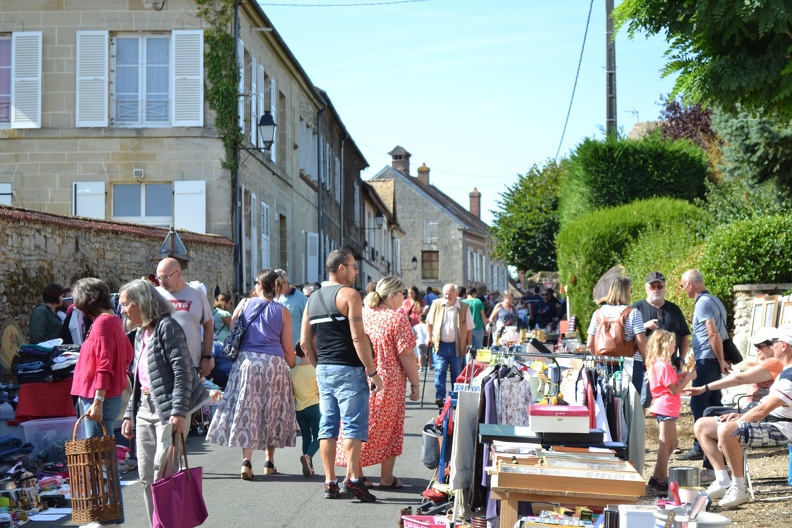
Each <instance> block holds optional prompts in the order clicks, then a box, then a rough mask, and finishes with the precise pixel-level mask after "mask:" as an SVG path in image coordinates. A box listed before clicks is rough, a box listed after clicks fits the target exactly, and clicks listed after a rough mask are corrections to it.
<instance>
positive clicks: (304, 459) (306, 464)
mask: <svg viewBox="0 0 792 528" xmlns="http://www.w3.org/2000/svg"><path fill="white" fill-rule="evenodd" d="M300 464H302V472H303V477H306V478H308V477H310V476H312V475H313V471H312V470H311V457H309V456H308V455H302V456H300Z"/></svg>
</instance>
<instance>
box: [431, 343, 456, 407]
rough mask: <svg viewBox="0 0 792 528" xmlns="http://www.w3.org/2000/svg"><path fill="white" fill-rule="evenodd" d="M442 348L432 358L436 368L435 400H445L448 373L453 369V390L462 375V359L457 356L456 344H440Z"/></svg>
mask: <svg viewBox="0 0 792 528" xmlns="http://www.w3.org/2000/svg"><path fill="white" fill-rule="evenodd" d="M439 345H440V348H439V349H438V351H437V352H435V353H434V355H433V356H432V360H433V361H434V368H435V377H434V384H435V399H436V400H445V397H446V372H447V371H448V369H449V368H450V369H451V387H452V388H453V386H454V383H455V382H456V379H457V377H458V376H459V375H460V374H461V373H462V367H461V361H460V359H461V358H458V357H457V355H456V343H444V342H442V341H441V342H440V343H439Z"/></svg>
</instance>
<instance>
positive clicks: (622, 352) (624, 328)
mask: <svg viewBox="0 0 792 528" xmlns="http://www.w3.org/2000/svg"><path fill="white" fill-rule="evenodd" d="M631 293H632V283H631V282H630V279H629V278H627V277H616V278H614V279H613V282H611V285H610V288H609V289H608V294H607V295H606V296H605V297H604V298H602V299H599V300H598V302H601V303H603V304H602V305H601V306H600V307H599V308H598V309H597V310H596V311H595V312H594V315H592V317H591V322H590V323H589V327H588V332H587V333H588V340H587V341H586V348H587V349H588V350H589V352H591V353H592V354H594V355H595V356H608V357H619V356H622V357H632V358H633V360H634V362H633V372H632V383H633V386H634V387H635V390H637V391H638V393H639V394H640V393H641V385H643V373H644V366H643V358H644V354H645V353H646V329H645V328H644V325H643V317H642V316H641V312H639V311H638V310H635V309H633V308H632V307H631V306H630V294H631Z"/></svg>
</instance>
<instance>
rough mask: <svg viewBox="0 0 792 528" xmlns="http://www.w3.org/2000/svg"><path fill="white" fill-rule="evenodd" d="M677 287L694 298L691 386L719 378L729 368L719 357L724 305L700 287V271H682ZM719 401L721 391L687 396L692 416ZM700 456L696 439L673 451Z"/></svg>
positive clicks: (724, 332) (684, 457)
mask: <svg viewBox="0 0 792 528" xmlns="http://www.w3.org/2000/svg"><path fill="white" fill-rule="evenodd" d="M679 287H680V288H681V289H682V290H683V291H684V292H685V294H687V296H688V297H690V298H691V299H695V300H696V302H695V305H694V308H693V328H692V330H693V332H692V334H691V337H692V342H691V345H692V347H693V354H694V357H695V359H696V379H695V380H693V386H694V387H704V386H706V385H707V384H709V383H713V382H715V381H718V380H719V379H721V376H722V375H728V374H729V372H731V365H730V364H729V363H727V362H726V360H725V359H724V357H723V339H725V337H724V336H728V335H729V333H728V331H727V329H726V308H725V307H724V306H723V303H722V302H721V300H720V299H718V298H717V297H715V296H714V295H712V294H711V293H710V292H709V291H707V289H706V288H705V287H704V277H702V275H701V272H700V271H698V270H695V269H689V270H687V271H686V272H685V273H684V274H682V281H681V282H680V284H679ZM720 404H721V392H720V391H719V390H713V391H709V392H704V394H700V395H698V396H693V397H692V398H690V410H691V411H692V412H693V419H694V420H698V419H699V418H701V417H702V416H704V410H705V409H706V408H707V407H714V406H718V405H720ZM703 457H704V453H703V452H702V450H701V446H700V445H699V443H698V440H695V441H694V442H693V448H692V449H690V450H689V451H687V452H685V453H682V454H681V455H677V459H679V460H700V459H702V458H703Z"/></svg>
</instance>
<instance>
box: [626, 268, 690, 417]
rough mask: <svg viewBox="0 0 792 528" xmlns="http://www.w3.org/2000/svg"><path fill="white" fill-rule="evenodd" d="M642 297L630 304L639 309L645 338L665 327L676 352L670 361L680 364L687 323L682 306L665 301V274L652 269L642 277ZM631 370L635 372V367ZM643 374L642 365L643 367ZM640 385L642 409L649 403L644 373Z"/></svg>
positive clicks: (647, 385) (684, 350)
mask: <svg viewBox="0 0 792 528" xmlns="http://www.w3.org/2000/svg"><path fill="white" fill-rule="evenodd" d="M644 290H645V291H646V299H642V300H640V301H637V302H635V303H634V304H633V308H635V309H636V310H638V311H639V312H641V316H642V317H643V320H644V328H646V338H647V339H649V337H650V336H651V335H652V333H653V332H654V331H655V330H657V329H661V328H662V329H663V330H668V331H669V332H671V333H672V334H674V337H676V343H677V352H678V355H677V354H676V353H675V354H674V357H672V363H674V365H675V366H676V367H677V369H678V368H679V366H680V359H682V360H684V358H685V356H687V353H688V346H689V344H690V343H689V339H690V337H689V336H690V327H688V324H687V321H685V316H684V315H683V314H682V310H681V309H680V308H679V306H677V305H676V304H674V303H672V302H671V301H666V298H665V297H666V279H665V275H663V274H662V273H660V272H659V271H653V272H652V273H650V274H649V275H647V277H646V283H645V284H644ZM634 373H635V374H639V373H638V372H637V371H635V372H634ZM644 374H645V369H644ZM638 386H640V387H642V388H641V405H642V406H643V408H644V409H646V408H648V407H649V405H651V403H652V393H651V391H650V390H649V382H648V380H647V379H646V377H645V376H644V377H643V379H642V384H640V385H638Z"/></svg>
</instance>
